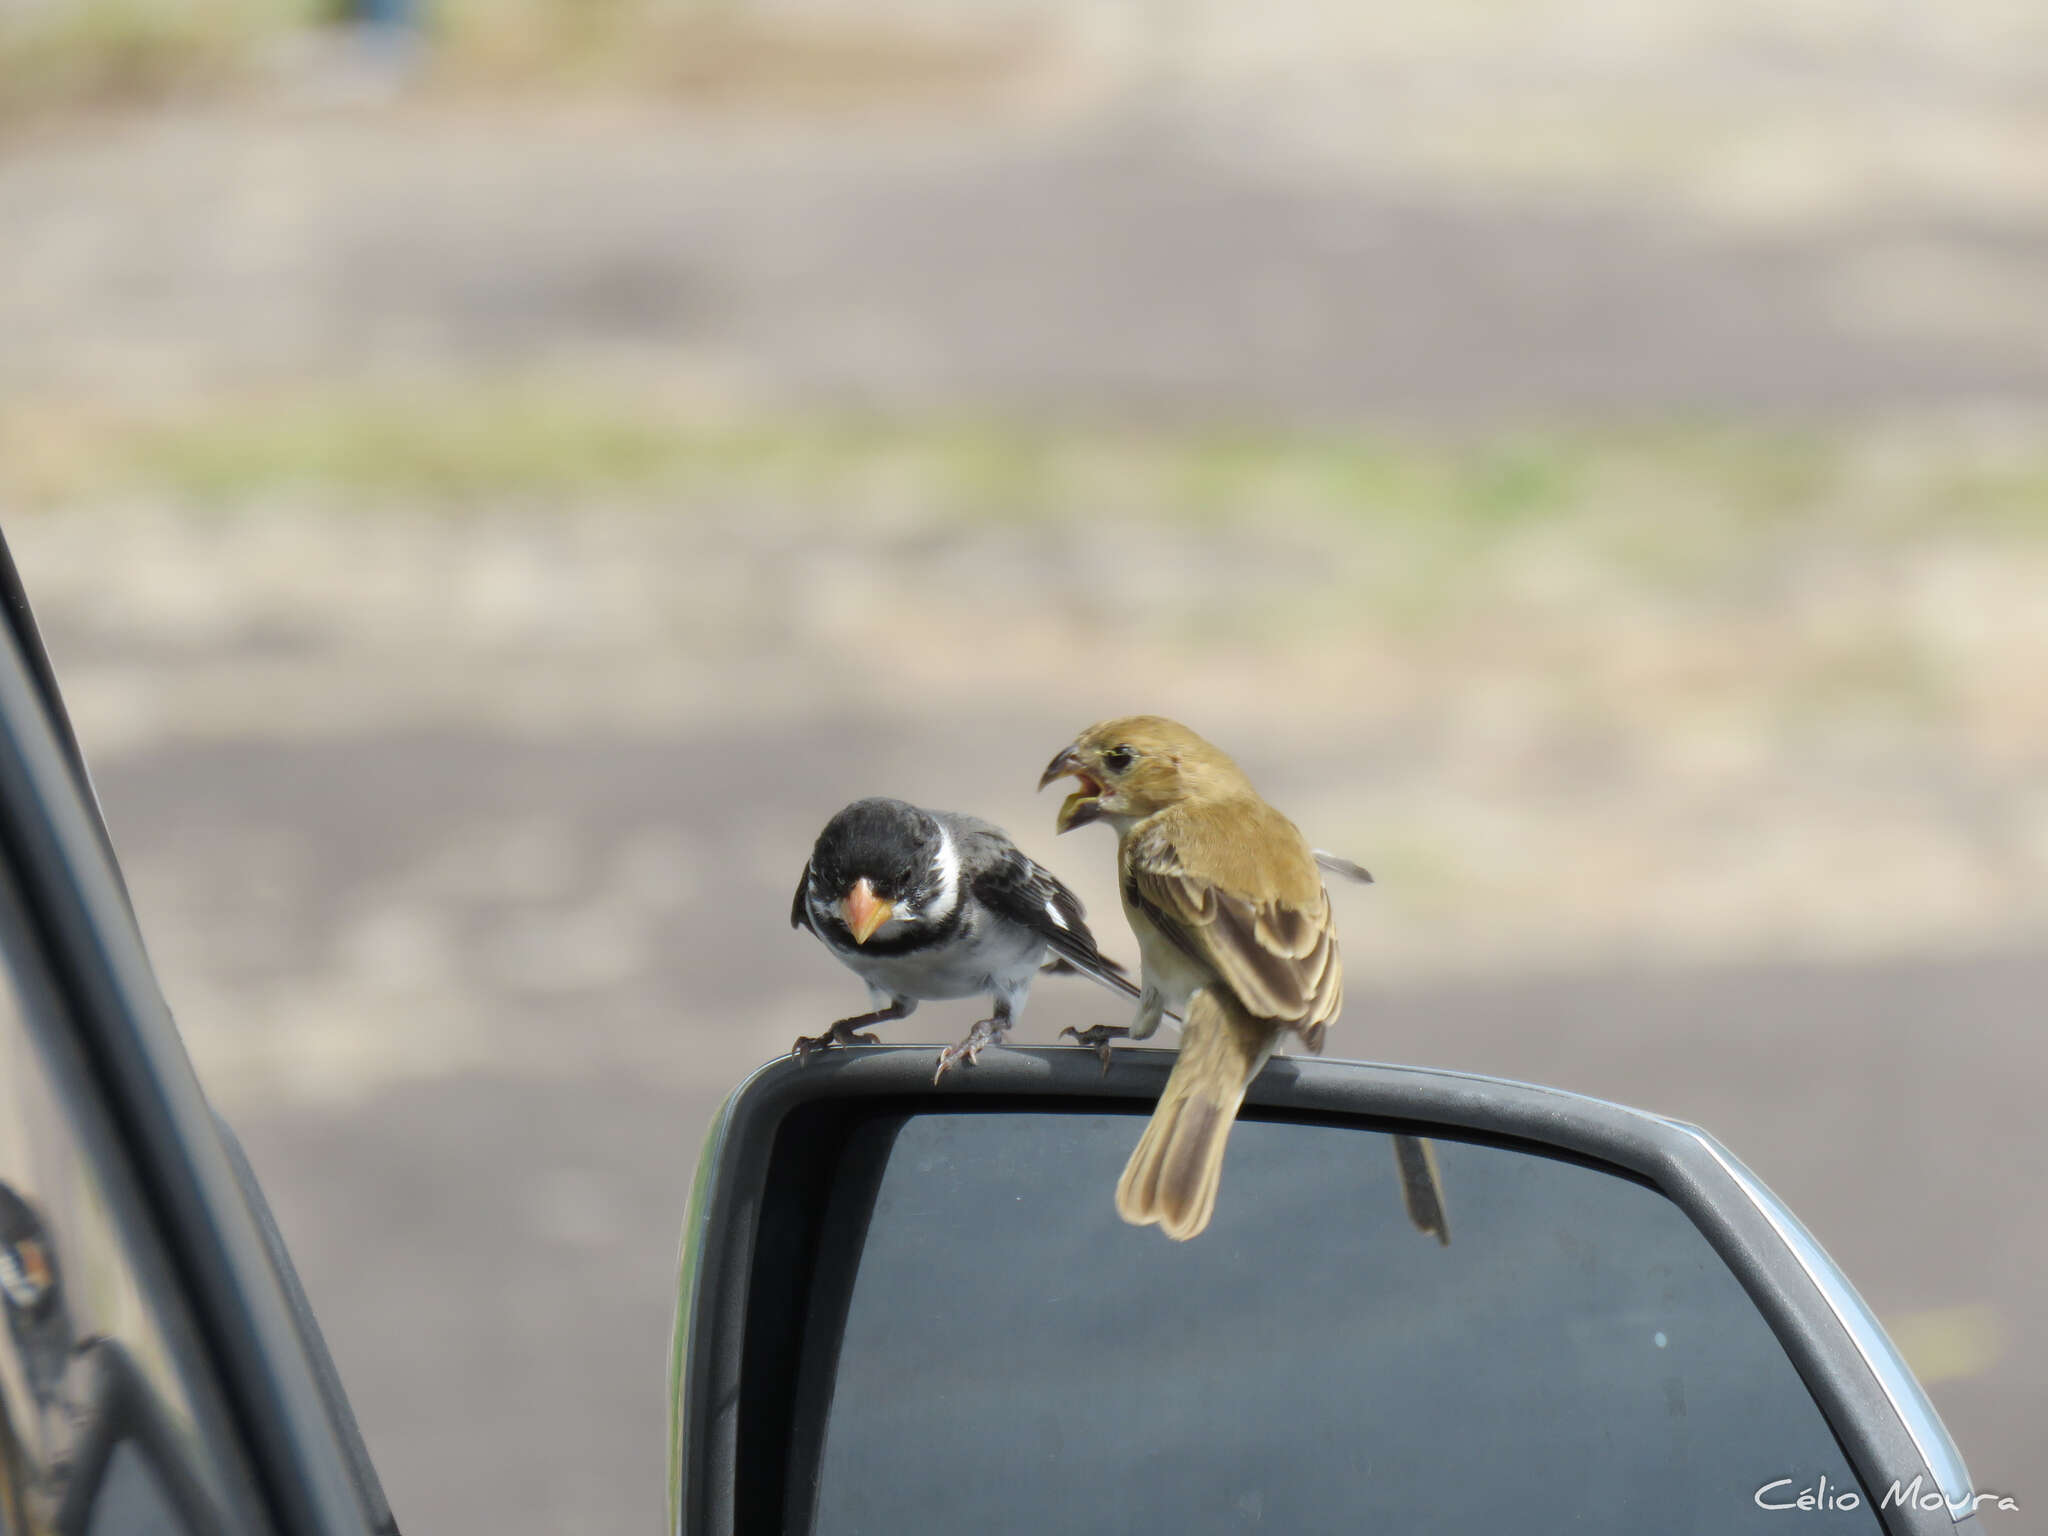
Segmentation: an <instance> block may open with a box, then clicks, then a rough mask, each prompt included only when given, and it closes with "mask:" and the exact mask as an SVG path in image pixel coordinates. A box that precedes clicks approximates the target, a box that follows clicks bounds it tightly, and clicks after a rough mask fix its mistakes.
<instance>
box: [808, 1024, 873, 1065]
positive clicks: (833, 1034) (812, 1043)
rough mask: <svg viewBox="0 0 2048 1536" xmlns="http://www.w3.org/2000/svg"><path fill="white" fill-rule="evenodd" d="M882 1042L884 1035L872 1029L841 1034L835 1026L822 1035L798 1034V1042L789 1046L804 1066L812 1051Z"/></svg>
mask: <svg viewBox="0 0 2048 1536" xmlns="http://www.w3.org/2000/svg"><path fill="white" fill-rule="evenodd" d="M881 1043H882V1037H881V1036H880V1035H878V1034H876V1033H874V1032H873V1031H872V1030H860V1031H858V1032H855V1031H852V1030H849V1031H847V1032H846V1033H845V1034H841V1033H840V1032H839V1030H838V1028H837V1027H836V1026H835V1027H834V1028H832V1029H828V1030H826V1031H825V1033H824V1034H822V1035H798V1036H797V1037H796V1044H795V1045H792V1046H791V1047H790V1048H789V1053H790V1055H792V1056H794V1057H795V1058H796V1062H797V1065H798V1066H802V1065H804V1064H805V1063H806V1062H808V1061H809V1060H810V1059H811V1052H813V1051H829V1050H831V1049H832V1047H833V1046H835V1045H880V1044H881Z"/></svg>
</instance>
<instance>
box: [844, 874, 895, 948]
mask: <svg viewBox="0 0 2048 1536" xmlns="http://www.w3.org/2000/svg"><path fill="white" fill-rule="evenodd" d="M839 915H840V916H841V917H843V918H845V919H846V926H847V927H848V928H849V929H850V930H852V933H853V942H854V943H856V944H865V943H867V941H868V940H869V939H871V938H873V937H874V936H875V930H876V929H877V928H879V927H881V926H882V924H884V923H886V922H887V921H889V919H890V918H892V917H894V916H895V915H896V907H895V904H894V903H892V902H887V901H884V900H883V899H882V898H881V897H879V896H877V895H876V894H875V888H874V887H873V886H872V885H870V884H868V882H867V881H865V880H856V881H854V882H853V889H852V890H850V891H848V892H847V893H846V900H844V901H842V902H840V903H839Z"/></svg>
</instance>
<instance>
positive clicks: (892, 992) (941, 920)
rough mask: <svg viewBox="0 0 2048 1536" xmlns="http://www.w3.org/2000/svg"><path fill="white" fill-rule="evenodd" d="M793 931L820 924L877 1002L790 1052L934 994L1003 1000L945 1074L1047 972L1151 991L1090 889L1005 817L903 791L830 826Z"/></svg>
mask: <svg viewBox="0 0 2048 1536" xmlns="http://www.w3.org/2000/svg"><path fill="white" fill-rule="evenodd" d="M789 922H790V926H791V927H792V928H808V929H810V931H811V932H812V933H814V934H816V935H817V937H818V939H819V941H820V942H821V943H823V944H824V946H825V947H826V948H827V949H829V950H830V951H832V953H833V955H834V956H836V957H837V958H838V960H839V962H840V963H841V964H842V965H844V966H845V967H846V968H847V969H848V970H850V971H852V972H853V973H854V974H855V975H856V976H858V977H860V979H861V980H862V981H864V982H866V983H867V984H868V994H869V996H870V998H871V999H872V1001H873V1004H874V1009H873V1011H872V1012H870V1013H862V1014H855V1015H854V1016H853V1017H852V1018H847V1019H841V1020H839V1021H838V1022H837V1023H835V1024H834V1025H833V1026H832V1027H831V1028H830V1029H828V1030H826V1031H825V1033H823V1034H822V1035H806V1036H804V1037H803V1038H802V1039H799V1040H798V1041H797V1042H796V1044H795V1045H794V1046H793V1047H792V1048H791V1049H792V1050H793V1051H794V1052H795V1053H796V1054H797V1055H798V1056H799V1057H808V1056H809V1054H810V1053H811V1052H812V1051H814V1050H820V1049H823V1048H825V1047H828V1046H834V1045H850V1044H852V1043H854V1042H855V1041H859V1042H861V1043H863V1044H868V1045H872V1044H874V1043H875V1036H873V1035H871V1034H862V1033H860V1031H861V1030H863V1029H865V1028H866V1027H867V1026H868V1025H870V1024H886V1023H888V1022H889V1021H890V1020H892V1019H901V1018H907V1017H909V1015H910V1014H911V1013H912V1011H914V1010H915V1009H916V1007H917V1005H918V1004H919V1003H921V1002H930V1001H936V1000H940V999H944V998H956V997H983V996H986V997H990V998H992V999H994V1009H993V1012H992V1013H991V1014H990V1016H989V1017H988V1018H985V1019H982V1020H981V1021H980V1022H978V1023H977V1024H976V1025H975V1026H974V1028H973V1029H972V1030H970V1031H969V1032H968V1035H967V1038H966V1039H964V1040H962V1041H961V1042H960V1043H959V1044H958V1045H949V1046H947V1047H946V1048H945V1049H944V1050H942V1051H941V1052H940V1053H939V1064H938V1070H937V1072H935V1073H934V1074H933V1081H934V1082H936V1081H937V1080H938V1079H939V1078H941V1077H943V1076H945V1074H946V1073H947V1071H948V1070H950V1069H951V1068H952V1067H954V1066H956V1065H958V1064H959V1063H960V1062H962V1061H966V1062H968V1063H969V1064H970V1065H971V1064H973V1063H974V1062H975V1061H976V1060H978V1059H979V1058H980V1055H981V1053H982V1052H983V1051H984V1050H986V1049H988V1048H989V1047H990V1046H992V1045H998V1044H1000V1043H1001V1042H1002V1038H1003V1036H1004V1035H1005V1034H1006V1033H1007V1032H1008V1031H1009V1029H1010V1026H1011V1025H1013V1024H1014V1023H1016V1021H1017V1017H1018V1015H1019V1014H1021V1013H1022V1012H1023V1011H1024V1000H1025V998H1026V997H1027V996H1028V995H1029V994H1030V991H1031V983H1032V982H1033V981H1034V980H1035V979H1036V978H1037V976H1038V973H1039V971H1040V970H1056V971H1057V970H1074V971H1079V972H1080V973H1081V974H1082V975H1084V976H1086V977H1088V978H1090V979H1091V980H1093V981H1096V982H1099V983H1100V984H1101V985H1103V986H1105V987H1108V988H1109V989H1110V990H1111V991H1114V992H1116V993H1118V994H1120V995H1122V996H1124V997H1128V998H1134V997H1136V996H1137V995H1138V989H1137V987H1136V985H1135V984H1133V983H1132V981H1131V980H1130V978H1129V977H1128V976H1126V975H1125V974H1124V973H1123V970H1122V968H1121V967H1119V966H1118V965H1117V964H1116V963H1115V962H1114V961H1111V960H1108V959H1105V958H1104V957H1103V954H1102V952H1101V951H1100V950H1099V949H1097V948H1096V947H1095V936H1094V935H1093V934H1091V933H1090V932H1089V931H1088V924H1087V922H1086V920H1085V919H1084V916H1083V914H1082V910H1081V902H1080V898H1078V897H1077V896H1075V895H1074V893H1073V892H1072V891H1070V890H1068V889H1067V887H1066V886H1065V885H1063V884H1062V883H1061V882H1060V881H1059V879H1058V878H1057V877H1056V876H1054V875H1053V874H1052V873H1051V872H1050V871H1048V870H1046V869H1045V868H1044V867H1042V866H1041V865H1039V864H1037V863H1035V862H1034V861H1033V860H1031V859H1030V858H1027V857H1026V856H1025V855H1024V853H1023V852H1022V851H1021V850H1019V849H1018V847H1017V845H1016V844H1015V843H1013V842H1011V841H1010V839H1009V838H1008V837H1007V836H1005V835H1004V833H1003V830H1002V829H1001V828H1000V827H997V826H993V825H991V824H990V823H988V822H986V821H982V820H981V819H979V818H978V817H974V816H964V815H960V814H958V813H957V812H951V811H926V810H921V809H919V808H918V807H917V806H914V805H909V804H907V803H905V802H904V801H901V800H887V799H872V800H856V801H854V802H853V804H851V805H849V806H848V807H846V809H845V810H843V811H841V812H840V813H839V814H838V815H837V816H834V817H833V818H832V819H831V820H830V821H829V822H827V823H826V824H825V830H824V831H823V832H821V833H819V834H818V842H817V846H816V847H814V848H813V849H812V850H811V858H810V862H809V863H808V864H806V865H805V866H804V873H803V878H802V879H801V880H799V881H798V882H797V887H796V900H795V902H794V903H793V904H792V905H791V907H790V909H789Z"/></svg>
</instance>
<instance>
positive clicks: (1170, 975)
mask: <svg viewBox="0 0 2048 1536" xmlns="http://www.w3.org/2000/svg"><path fill="white" fill-rule="evenodd" d="M1067 776H1072V777H1073V778H1074V779H1076V780H1078V781H1079V788H1078V789H1076V790H1075V792H1074V793H1073V794H1071V795H1069V796H1068V797H1067V799H1066V802H1065V803H1064V804H1063V805H1062V806H1061V807H1060V811H1059V821H1058V827H1059V830H1060V831H1061V832H1068V831H1071V830H1073V829H1074V828H1075V827H1080V826H1086V825H1087V824H1088V823H1089V822H1092V821H1106V822H1109V823H1110V824H1111V825H1112V826H1114V827H1115V828H1116V831H1117V876H1118V884H1119V886H1120V887H1121V889H1122V893H1123V903H1124V913H1125V915H1126V916H1127V917H1128V918H1129V919H1130V923H1131V930H1132V932H1133V933H1135V934H1136V935H1137V939H1138V948H1139V951H1140V953H1141V954H1142V956H1143V959H1144V977H1143V986H1144V991H1143V994H1142V995H1141V997H1140V998H1139V1001H1138V1012H1137V1016H1136V1018H1134V1019H1133V1020H1132V1021H1131V1024H1130V1026H1129V1027H1128V1028H1121V1027H1111V1026H1097V1027H1096V1028H1095V1029H1092V1030H1089V1031H1086V1032H1085V1033H1083V1034H1081V1035H1080V1036H1079V1038H1081V1039H1082V1040H1083V1041H1085V1042H1086V1043H1088V1044H1093V1045H1098V1046H1101V1047H1102V1048H1103V1049H1105V1050H1107V1048H1108V1047H1107V1041H1108V1040H1110V1039H1111V1038H1114V1037H1118V1036H1123V1035H1129V1036H1130V1037H1131V1038H1132V1039H1134V1040H1143V1039H1146V1038H1147V1037H1149V1036H1150V1035H1151V1034H1152V1033H1153V1032H1154V1031H1155V1030H1157V1029H1158V1027H1159V1021H1160V1018H1161V1017H1162V1015H1164V1014H1165V1013H1168V1012H1172V1013H1177V1014H1179V1015H1180V1017H1181V1020H1182V1024H1181V1047H1180V1057H1179V1059H1178V1060H1177V1061H1176V1062H1175V1063H1174V1068H1173V1073H1172V1075H1171V1076H1170V1077H1168V1078H1167V1081H1166V1088H1165V1091H1164V1092H1163V1093H1162V1094H1161V1095H1160V1098H1159V1107H1158V1108H1157V1109H1156V1110H1154V1111H1153V1114H1152V1121H1151V1124H1150V1125H1148V1126H1147V1127H1146V1129H1145V1134H1144V1137H1143V1139H1142V1140H1140V1141H1139V1143H1138V1148H1137V1150H1136V1151H1135V1152H1133V1153H1132V1154H1131V1160H1130V1162H1129V1164H1128V1165H1126V1167H1125V1168H1124V1174H1123V1178H1122V1179H1121V1180H1119V1181H1118V1183H1117V1187H1116V1208H1117V1211H1118V1213H1119V1214H1120V1215H1122V1217H1123V1218H1124V1220H1125V1221H1128V1222H1130V1223H1132V1224H1133V1225H1134V1226H1151V1225H1153V1224H1155V1223H1156V1224H1157V1225H1158V1226H1159V1227H1160V1228H1161V1229H1162V1230H1163V1231H1164V1232H1165V1233H1166V1235H1167V1236H1168V1237H1171V1238H1174V1239H1176V1240H1182V1241H1184V1240H1186V1239H1188V1238H1191V1237H1194V1236H1195V1235H1196V1234H1198V1233H1199V1232H1201V1230H1202V1229H1203V1228H1204V1227H1206V1226H1208V1224H1209V1217H1210V1214H1211V1213H1212V1212H1213V1211H1214V1210H1215V1208H1216V1188H1217V1183H1218V1181H1219V1179H1220V1178H1221V1175H1222V1170H1223V1149H1224V1144H1225V1142H1226V1141H1227V1140H1228V1138H1229V1136H1230V1127H1231V1124H1232V1122H1233V1121H1234V1120H1235V1119H1236V1116H1237V1110H1238V1106H1239V1105H1240V1104H1241V1103H1243V1101H1244V1094H1245V1089H1246V1088H1247V1087H1249V1086H1250V1085H1251V1081H1252V1079H1253V1078H1254V1077H1256V1076H1257V1075H1258V1072H1259V1069H1260V1068H1261V1067H1263V1066H1264V1065H1265V1064H1266V1058H1267V1057H1269V1056H1271V1055H1272V1054H1273V1050H1274V1048H1275V1047H1276V1046H1277V1045H1278V1044H1279V1043H1280V1040H1281V1037H1282V1036H1283V1035H1285V1034H1287V1033H1288V1032H1289V1031H1292V1032H1293V1033H1294V1034H1296V1035H1298V1036H1299V1037H1300V1038H1301V1041H1302V1043H1303V1044H1304V1045H1306V1046H1307V1047H1308V1048H1309V1049H1310V1050H1311V1051H1319V1050H1321V1049H1322V1044H1323V1032H1324V1030H1325V1029H1326V1028H1327V1027H1328V1026H1329V1023H1330V1021H1331V1020H1332V1019H1334V1018H1335V1017H1336V1016H1337V1011H1338V1009H1339V1008H1341V1007H1342V1006H1343V1001H1344V968H1343V966H1342V964H1341V963H1340V962H1339V960H1338V957H1337V935H1336V933H1335V931H1334V929H1333V927H1332V925H1331V921H1330V895H1329V892H1328V891H1327V890H1326V889H1325V888H1324V886H1323V877H1322V872H1321V869H1320V868H1319V867H1318V860H1317V855H1316V852H1315V851H1314V850H1313V849H1312V848H1310V847H1309V845H1308V842H1307V840H1306V839H1304V838H1303V837H1302V835H1301V833H1300V832H1299V831H1298V830H1297V829H1296V828H1295V825H1294V823H1293V822H1291V821H1289V820H1288V819H1287V818H1286V817H1285V816H1283V815H1281V814H1280V813H1279V812H1278V811H1276V810H1274V809H1273V807H1272V806H1270V805H1268V804H1267V803H1266V802H1265V801H1264V800H1262V799H1260V798H1259V794H1258V791H1257V790H1255V789H1253V788H1252V785H1251V781H1250V780H1249V779H1247V778H1246V777H1245V775H1244V772H1243V770H1242V769H1240V768H1239V767H1238V766H1237V764H1236V763H1234V762H1232V761H1231V760H1230V758H1229V757H1228V756H1227V755H1226V754H1225V753H1223V752H1222V751H1220V750H1218V749H1217V748H1216V747H1214V746H1212V745H1210V744H1209V743H1208V742H1206V741H1204V740H1203V739H1202V738H1201V737H1200V736H1197V735H1196V734H1195V733H1194V732H1193V731H1191V730H1189V729H1188V728H1187V727H1186V726H1184V725H1180V724H1178V723H1177V722H1175V721H1172V720H1167V719H1164V718H1163V717H1161V716H1158V715H1132V716H1129V717H1127V718H1125V719H1121V720H1105V721H1104V722H1103V723H1102V724H1100V725H1096V726H1091V727H1090V728H1089V729H1088V730H1086V731H1084V732H1082V733H1081V735H1080V737H1079V738H1078V739H1077V740H1076V741H1075V742H1074V744H1073V745H1072V746H1070V747H1067V748H1066V749H1065V750H1063V751H1062V752H1061V753H1060V754H1059V756H1057V757H1055V758H1054V759H1053V760H1052V763H1051V764H1050V766H1048V767H1047V768H1046V770H1045V776H1044V777H1043V778H1041V779H1040V780H1039V783H1038V787H1039V788H1040V789H1043V788H1045V786H1046V785H1048V784H1050V783H1052V782H1053V781H1054V780H1055V779H1059V778H1064V777H1067ZM1360 873H1362V871H1361V872H1360Z"/></svg>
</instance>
